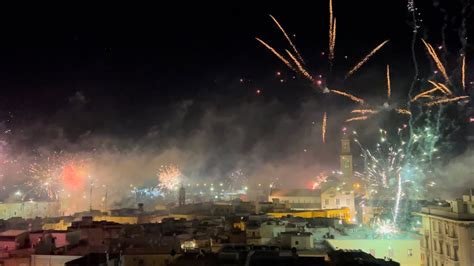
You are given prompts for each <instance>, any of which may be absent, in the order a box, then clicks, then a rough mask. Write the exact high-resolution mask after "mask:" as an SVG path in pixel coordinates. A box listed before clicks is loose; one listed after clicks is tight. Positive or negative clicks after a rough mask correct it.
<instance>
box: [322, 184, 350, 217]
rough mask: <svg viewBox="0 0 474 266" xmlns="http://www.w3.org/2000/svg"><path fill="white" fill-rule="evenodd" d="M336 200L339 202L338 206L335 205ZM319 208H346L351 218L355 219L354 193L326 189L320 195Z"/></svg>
mask: <svg viewBox="0 0 474 266" xmlns="http://www.w3.org/2000/svg"><path fill="white" fill-rule="evenodd" d="M337 200H339V204H337ZM326 203H327V204H326ZM321 207H322V209H339V208H342V207H347V208H349V210H350V214H351V217H355V214H356V211H355V202H354V192H351V191H337V190H336V189H335V188H331V189H328V190H326V191H324V192H323V193H322V194H321Z"/></svg>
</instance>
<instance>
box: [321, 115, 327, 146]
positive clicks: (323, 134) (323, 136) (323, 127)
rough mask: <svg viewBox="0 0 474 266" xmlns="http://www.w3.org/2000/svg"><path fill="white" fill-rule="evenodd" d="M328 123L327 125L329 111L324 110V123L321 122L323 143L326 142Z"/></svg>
mask: <svg viewBox="0 0 474 266" xmlns="http://www.w3.org/2000/svg"><path fill="white" fill-rule="evenodd" d="M326 125H327V113H326V112H324V115H323V123H322V124H321V135H322V139H323V143H326Z"/></svg>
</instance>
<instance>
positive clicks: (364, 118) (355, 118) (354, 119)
mask: <svg viewBox="0 0 474 266" xmlns="http://www.w3.org/2000/svg"><path fill="white" fill-rule="evenodd" d="M367 118H368V116H366V115H364V116H356V117H352V118H349V119H346V122H352V121H361V120H367Z"/></svg>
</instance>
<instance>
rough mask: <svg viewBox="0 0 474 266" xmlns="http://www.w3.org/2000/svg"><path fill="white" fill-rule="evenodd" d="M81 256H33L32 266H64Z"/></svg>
mask: <svg viewBox="0 0 474 266" xmlns="http://www.w3.org/2000/svg"><path fill="white" fill-rule="evenodd" d="M80 257H81V256H60V255H31V266H64V263H66V262H68V261H71V260H75V259H78V258H80Z"/></svg>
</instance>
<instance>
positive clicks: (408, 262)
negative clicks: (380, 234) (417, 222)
mask: <svg viewBox="0 0 474 266" xmlns="http://www.w3.org/2000/svg"><path fill="white" fill-rule="evenodd" d="M326 242H327V243H328V245H329V247H330V248H331V250H362V251H364V252H365V253H368V254H370V255H372V256H373V257H375V258H386V259H389V260H393V261H396V262H399V263H400V265H404V266H419V265H420V263H421V254H420V240H419V239H418V238H405V239H360V238H352V237H343V236H341V237H338V236H336V237H335V239H328V240H326ZM341 265H342V264H341ZM430 265H431V264H430ZM433 265H434V264H433ZM438 266H441V264H439V265H438Z"/></svg>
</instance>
